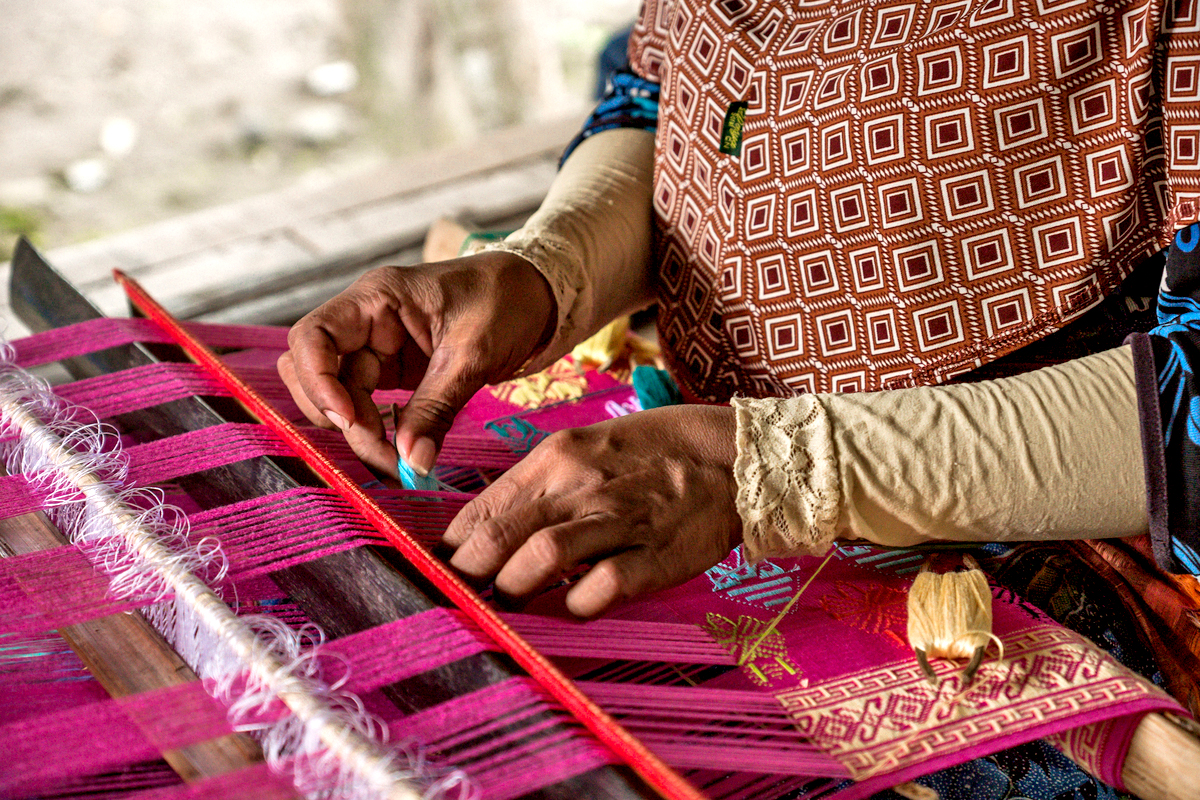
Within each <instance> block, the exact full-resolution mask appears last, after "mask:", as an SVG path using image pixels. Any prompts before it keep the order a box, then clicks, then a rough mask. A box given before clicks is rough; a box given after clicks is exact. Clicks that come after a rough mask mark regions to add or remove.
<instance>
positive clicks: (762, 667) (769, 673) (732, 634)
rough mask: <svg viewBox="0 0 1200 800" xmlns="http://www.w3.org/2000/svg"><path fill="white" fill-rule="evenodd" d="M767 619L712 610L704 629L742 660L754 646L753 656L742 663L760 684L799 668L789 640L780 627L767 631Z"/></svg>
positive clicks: (791, 673)
mask: <svg viewBox="0 0 1200 800" xmlns="http://www.w3.org/2000/svg"><path fill="white" fill-rule="evenodd" d="M768 624H769V623H768V622H767V621H765V620H761V619H755V618H754V617H748V616H745V615H740V616H738V618H737V621H736V622H735V621H733V620H731V619H729V618H728V617H725V616H722V615H721V614H714V613H712V612H709V614H708V616H707V617H706V620H705V626H704V627H705V630H707V631H708V633H709V635H710V636H712V637H713V639H714V640H715V641H716V642H717V644H719V645H723V646H724V647H726V648H728V649H729V652H730V654H731V655H732V656H733V658H734V660H735V661H737V662H738V663H741V662H742V661H743V659H744V658H745V656H746V653H747V650H748V649H749V648H750V647H753V648H754V649H753V652H752V653H751V658H749V659H746V663H744V664H742V668H743V669H745V670H746V671H747V672H748V673H749V674H750V677H751V679H752V680H753V681H754V682H755V683H757V684H758V685H759V686H769V685H770V684H771V683H773V682H774V681H778V680H782V679H784V678H786V677H789V676H792V675H796V674H797V673H798V672H799V670H800V668H799V667H797V666H796V664H795V662H793V661H792V660H791V658H790V657H789V656H788V651H787V643H786V642H785V641H784V638H783V636H782V635H781V634H780V633H779V632H777V631H774V630H772V631H768V632H767V635H766V636H763V633H764V631H766V629H767V626H768Z"/></svg>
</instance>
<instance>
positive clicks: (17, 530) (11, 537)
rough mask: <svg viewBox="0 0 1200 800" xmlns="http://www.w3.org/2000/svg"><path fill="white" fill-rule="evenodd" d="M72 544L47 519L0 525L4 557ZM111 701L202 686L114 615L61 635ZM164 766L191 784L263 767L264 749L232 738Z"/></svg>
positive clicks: (139, 624)
mask: <svg viewBox="0 0 1200 800" xmlns="http://www.w3.org/2000/svg"><path fill="white" fill-rule="evenodd" d="M67 544H69V542H68V541H67V539H66V537H65V536H63V535H62V533H61V532H59V530H58V528H56V527H55V526H54V525H53V524H52V523H51V522H50V521H49V520H48V519H46V517H45V515H44V514H41V513H33V514H24V515H22V516H19V517H12V518H9V519H5V520H2V521H0V555H5V554H6V552H5V551H7V554H8V555H14V556H17V555H25V554H27V553H35V552H40V551H43V550H49V549H53V548H56V547H62V546H65V545H67ZM58 633H59V635H60V636H61V637H62V638H63V639H64V640H65V641H66V643H67V644H68V645H69V646H70V647H71V649H72V650H74V651H75V653H76V655H78V656H79V659H80V660H81V661H82V662H83V664H84V666H85V667H87V669H88V671H89V672H91V673H92V675H93V676H94V677H95V678H96V680H97V681H99V683H100V685H101V686H103V687H104V690H105V691H106V692H108V694H109V696H110V697H113V698H114V699H119V698H122V697H129V696H131V695H136V694H141V693H142V692H149V691H154V690H156V689H166V688H170V687H173V686H180V685H183V684H186V683H192V682H196V681H199V678H198V677H197V676H196V673H194V672H193V671H192V670H191V668H190V667H189V666H188V665H187V664H186V663H184V661H183V659H181V658H180V657H179V656H178V655H177V654H176V652H175V651H174V650H173V649H172V648H171V646H170V645H169V644H168V643H167V642H166V640H164V639H163V638H162V636H161V635H160V634H159V633H158V631H156V630H155V629H154V627H153V626H151V625H150V623H149V622H147V621H146V619H145V617H143V616H142V615H141V613H140V612H137V611H134V612H131V613H119V614H110V615H108V616H106V617H101V618H99V619H94V620H88V621H87V622H80V623H77V624H74V625H64V626H63V627H62V628H59V629H58ZM162 757H163V760H164V761H166V762H167V764H169V765H170V766H171V769H173V770H175V772H176V774H178V775H179V777H180V778H182V779H183V780H184V781H185V782H187V783H193V782H195V781H198V780H200V779H203V778H211V777H216V776H217V775H223V774H225V773H228V772H234V771H237V770H240V769H244V768H247V767H250V766H253V765H255V764H259V763H262V761H263V754H262V748H260V747H259V746H258V743H257V742H255V741H254V740H253V739H252V738H250V736H248V735H247V734H244V733H231V734H228V735H226V736H221V737H218V738H216V739H210V740H208V741H203V742H197V743H195V744H191V745H186V746H184V747H180V748H177V749H174V750H165V751H163V752H162Z"/></svg>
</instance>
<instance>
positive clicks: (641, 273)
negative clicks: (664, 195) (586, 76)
mask: <svg viewBox="0 0 1200 800" xmlns="http://www.w3.org/2000/svg"><path fill="white" fill-rule="evenodd" d="M653 177H654V134H653V133H651V132H649V131H643V130H633V129H628V128H617V129H614V130H609V131H602V132H600V133H597V134H594V135H592V136H589V137H588V138H587V139H584V140H583V142H581V143H580V144H579V146H578V147H576V148H575V151H574V152H573V153H572V154H571V157H570V158H568V159H567V161H566V163H564V164H563V167H562V169H561V170H560V171H559V174H558V176H557V177H556V178H555V180H554V183H553V184H552V185H551V187H550V191H549V193H548V194H547V195H546V199H545V200H544V201H543V202H542V205H541V207H540V208H539V209H538V211H537V213H535V214H534V215H533V216H532V217H530V218H529V220H528V221H527V222H526V223H525V224H524V225H523V226H522V227H521V228H520V230H517V231H515V232H514V233H512V234H511V235H509V236H508V237H507V238H506V239H505V240H504V241H503V242H500V243H498V244H494V245H490V246H488V247H486V248H483V249H487V250H502V251H507V252H510V253H516V254H517V255H520V256H522V257H523V258H525V259H526V260H527V261H529V262H530V263H531V264H533V266H534V267H535V268H536V269H537V270H538V271H539V272H541V273H542V275H543V276H544V277H545V278H546V280H547V281H548V282H549V283H550V288H551V290H552V291H553V293H554V299H555V301H556V303H557V304H558V327H557V329H556V332H555V334H554V336H553V338H552V339H551V341H550V343H549V344H548V345H547V346H546V347H545V348H544V349H543V350H542V352H541V353H540V354H539V355H538V356H537V358H535V359H534V361H533V362H532V363H531V364H530V366H529V369H530V370H531V371H536V370H539V369H542V368H544V367H546V366H548V365H549V364H551V363H553V362H554V361H555V360H557V359H558V358H560V357H561V356H563V355H564V354H565V353H567V352H569V351H570V350H571V348H572V347H574V346H575V345H576V344H578V343H579V342H581V341H583V340H584V339H586V338H587V337H588V336H590V335H591V334H592V333H595V332H596V331H597V330H598V329H599V328H601V327H602V326H603V325H605V324H606V323H607V322H609V321H610V320H612V319H614V318H615V317H618V316H621V315H622V314H627V313H629V312H631V311H634V310H636V309H638V308H641V307H644V306H646V305H648V304H649V303H650V302H651V301H652V300H653V299H654V297H653V281H652V277H651V273H650V226H651V216H650V214H651V208H650V195H651V191H652V189H653Z"/></svg>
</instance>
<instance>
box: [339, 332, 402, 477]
mask: <svg viewBox="0 0 1200 800" xmlns="http://www.w3.org/2000/svg"><path fill="white" fill-rule="evenodd" d="M380 369H381V365H380V361H379V357H378V356H376V355H375V354H374V353H373V352H371V351H370V350H357V351H355V352H353V353H349V354H348V355H346V356H344V357H343V358H342V366H341V369H340V370H339V371H338V380H339V382H340V383H341V384H342V386H344V387H345V389H346V392H347V394H348V395H349V397H350V400H351V402H352V403H353V407H354V419H355V420H356V421H355V423H354V425H353V426H352V427H350V428H349V429H348V430H344V431H343V435H344V436H345V437H346V443H347V444H349V445H350V449H351V450H353V451H354V455H356V456H358V458H359V460H360V461H362V462H363V463H365V464H366V465H367V466H369V467H372V468H373V469H375V470H377V471H378V472H379V473H380V474H382V475H386V476H389V477H392V478H395V477H397V471H396V448H395V446H394V445H392V443H391V442H389V441H388V438H387V430H386V428H385V427H384V424H383V418H382V417H381V416H380V415H379V408H378V407H377V406H376V405H375V401H374V400H372V399H371V392H372V391H373V390H374V388H375V386H376V384H377V383H378V382H379V372H380Z"/></svg>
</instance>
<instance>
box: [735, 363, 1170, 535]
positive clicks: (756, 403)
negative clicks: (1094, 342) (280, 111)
mask: <svg viewBox="0 0 1200 800" xmlns="http://www.w3.org/2000/svg"><path fill="white" fill-rule="evenodd" d="M733 405H734V408H735V410H736V415H737V446H738V456H737V462H736V465H735V470H734V473H735V477H736V479H737V484H738V510H739V512H740V513H741V516H742V520H743V523H744V531H745V533H744V538H745V544H746V550H747V555H748V556H750V557H752V558H762V557H765V556H769V555H783V554H785V553H786V554H797V553H813V554H820V553H823V552H824V551H825V550H827V549H828V547H829V544H830V543H831V542H832V541H833V540H834V539H839V538H841V539H867V540H870V541H872V542H876V543H879V544H886V545H892V546H907V545H913V544H919V543H922V542H928V541H932V540H954V541H1006V540H1025V539H1085V538H1103V537H1111V536H1130V535H1133V534H1137V533H1142V532H1145V531H1146V530H1147V528H1148V524H1149V523H1148V517H1147V512H1146V499H1145V480H1144V478H1143V474H1142V452H1141V440H1140V434H1139V426H1138V412H1137V398H1136V394H1135V390H1134V379H1133V358H1132V355H1131V353H1130V349H1129V348H1128V347H1121V348H1117V349H1115V350H1109V351H1107V352H1104V353H1099V354H1096V355H1093V356H1088V357H1087V358H1081V359H1078V360H1075V361H1071V362H1068V363H1066V364H1061V365H1059V366H1055V367H1048V368H1046V369H1042V370H1038V371H1036V372H1031V373H1028V374H1025V375H1020V376H1017V377H1013V378H1005V379H1003V380H997V381H987V382H983V383H975V384H964V385H956V386H942V387H923V388H916V389H901V390H897V391H891V392H875V393H863V394H841V395H836V394H823V395H803V396H800V397H797V398H794V399H788V400H750V399H736V400H734V402H733Z"/></svg>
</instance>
